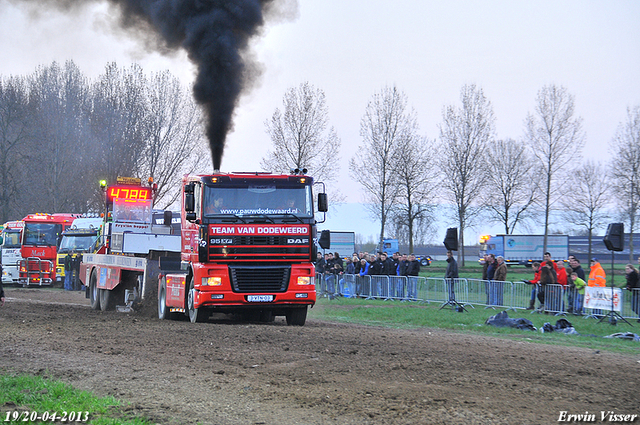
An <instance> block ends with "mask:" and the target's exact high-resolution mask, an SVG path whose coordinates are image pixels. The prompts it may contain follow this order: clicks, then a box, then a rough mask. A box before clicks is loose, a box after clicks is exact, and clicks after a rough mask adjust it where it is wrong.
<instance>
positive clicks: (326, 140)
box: [261, 82, 341, 201]
mask: <svg viewBox="0 0 640 425" xmlns="http://www.w3.org/2000/svg"><path fill="white" fill-rule="evenodd" d="M282 103H283V105H284V112H282V111H280V109H278V108H276V110H275V112H274V113H273V115H272V117H271V120H269V121H266V122H265V126H266V127H267V133H269V136H270V137H271V141H272V142H273V151H269V152H268V153H267V156H266V157H265V158H263V159H262V162H261V166H262V167H264V168H265V169H266V170H272V171H276V172H282V173H288V172H290V171H291V170H292V169H295V168H297V169H300V170H302V169H304V168H306V169H307V170H308V172H309V173H310V174H311V175H313V177H314V178H315V179H316V181H324V182H325V183H332V182H335V181H336V179H337V173H338V167H339V162H338V158H339V152H340V145H341V142H340V138H339V137H338V135H337V134H336V131H335V129H334V128H333V127H329V111H328V108H327V103H326V100H325V94H324V91H323V90H322V89H319V88H316V87H314V86H313V85H311V84H309V83H308V82H304V83H302V84H300V86H299V87H297V88H290V89H289V90H287V92H286V93H285V95H284V98H283V100H282ZM331 194H332V199H333V200H334V201H335V200H336V197H338V198H340V196H341V195H340V194H339V192H338V191H337V190H332V191H331Z"/></svg>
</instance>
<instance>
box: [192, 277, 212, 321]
mask: <svg viewBox="0 0 640 425" xmlns="http://www.w3.org/2000/svg"><path fill="white" fill-rule="evenodd" d="M195 296H196V290H195V288H194V287H193V278H190V279H189V293H188V295H187V309H188V310H189V320H191V323H200V322H206V321H207V320H209V311H208V310H207V309H206V308H203V307H200V308H195Z"/></svg>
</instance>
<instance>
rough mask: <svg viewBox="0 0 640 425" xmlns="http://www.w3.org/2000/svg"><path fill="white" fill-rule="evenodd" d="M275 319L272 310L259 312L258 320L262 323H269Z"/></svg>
mask: <svg viewBox="0 0 640 425" xmlns="http://www.w3.org/2000/svg"><path fill="white" fill-rule="evenodd" d="M275 320H276V316H275V315H274V314H273V310H262V311H261V312H260V321H261V322H263V323H271V322H273V321H275Z"/></svg>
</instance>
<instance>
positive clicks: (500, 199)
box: [483, 139, 538, 235]
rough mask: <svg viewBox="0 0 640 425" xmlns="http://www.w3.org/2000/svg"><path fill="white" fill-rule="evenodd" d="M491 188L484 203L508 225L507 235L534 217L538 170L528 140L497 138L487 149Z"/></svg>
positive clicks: (496, 219)
mask: <svg viewBox="0 0 640 425" xmlns="http://www.w3.org/2000/svg"><path fill="white" fill-rule="evenodd" d="M487 154H488V157H487V159H486V164H487V171H488V173H489V174H488V177H487V190H486V191H485V192H484V193H483V198H484V203H485V204H486V205H487V206H488V208H489V213H490V216H491V217H492V219H493V220H495V221H496V222H499V223H501V224H502V225H504V232H505V234H508V235H509V234H513V232H514V230H515V228H516V226H517V225H518V224H522V223H523V222H525V221H526V220H527V219H528V218H529V217H530V214H529V212H530V207H531V206H532V205H533V203H534V201H535V196H536V190H537V184H536V181H537V180H538V178H537V176H538V173H537V172H535V170H534V166H533V165H534V162H533V158H532V157H531V155H530V153H529V151H528V150H527V148H526V146H525V145H524V143H519V142H516V141H515V140H513V139H506V140H496V141H495V142H493V143H491V144H490V145H489V147H488V149H487Z"/></svg>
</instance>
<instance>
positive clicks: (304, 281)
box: [298, 276, 315, 285]
mask: <svg viewBox="0 0 640 425" xmlns="http://www.w3.org/2000/svg"><path fill="white" fill-rule="evenodd" d="M298 285H315V276H298Z"/></svg>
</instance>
